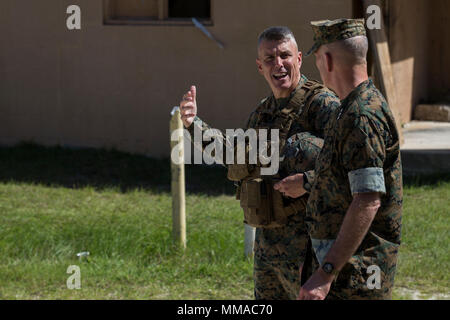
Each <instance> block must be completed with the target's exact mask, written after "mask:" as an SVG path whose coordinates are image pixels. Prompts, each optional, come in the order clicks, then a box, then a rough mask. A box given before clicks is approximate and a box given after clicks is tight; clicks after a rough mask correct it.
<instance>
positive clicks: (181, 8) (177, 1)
mask: <svg viewBox="0 0 450 320" xmlns="http://www.w3.org/2000/svg"><path fill="white" fill-rule="evenodd" d="M211 2H212V0H104V22H105V24H184V25H185V24H192V21H191V18H196V19H198V20H199V21H201V22H202V23H203V24H206V25H211V24H212V22H211V11H212V10H211Z"/></svg>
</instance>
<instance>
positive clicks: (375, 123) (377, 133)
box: [305, 80, 403, 285]
mask: <svg viewBox="0 0 450 320" xmlns="http://www.w3.org/2000/svg"><path fill="white" fill-rule="evenodd" d="M335 115H336V117H335V118H334V119H333V121H330V125H329V127H327V133H326V137H325V142H324V146H323V148H322V152H321V154H320V155H319V158H318V159H317V162H316V179H315V183H314V184H313V186H312V190H311V194H310V197H309V199H308V207H307V216H306V219H305V221H306V222H307V225H308V229H309V233H310V236H311V240H312V244H313V247H314V249H315V253H316V256H317V259H318V261H319V263H320V264H322V262H323V258H324V257H325V255H326V253H327V252H328V250H329V249H330V248H331V246H332V244H333V242H334V240H335V239H336V237H337V234H338V233H339V230H340V227H341V225H342V222H343V219H344V216H345V214H346V212H347V209H348V208H349V206H350V204H351V202H352V199H353V197H352V195H353V194H354V193H365V192H380V193H381V207H380V208H379V210H378V212H377V214H376V216H375V218H374V220H373V222H372V224H371V226H370V229H369V231H368V233H367V235H366V236H365V238H364V240H363V241H362V243H361V245H360V247H359V248H358V250H357V251H356V253H355V254H354V256H353V257H352V259H351V261H350V262H349V263H348V264H347V265H346V266H345V267H344V269H343V272H344V273H345V272H348V274H353V276H352V277H354V274H355V273H354V272H355V270H358V271H359V272H364V271H362V269H365V268H367V267H368V266H369V265H377V266H379V267H380V268H381V271H382V272H383V274H384V275H385V276H386V278H385V280H386V282H389V281H390V280H389V279H391V280H392V281H393V274H392V272H393V270H394V269H395V263H396V253H397V249H398V245H399V244H400V235H401V218H402V197H403V192H402V169H401V160H400V147H399V137H398V132H397V129H396V126H395V121H394V118H393V115H392V113H391V111H390V109H389V107H388V105H387V102H386V100H385V99H384V97H383V96H382V94H381V93H380V92H379V91H378V90H377V89H376V87H375V86H374V85H373V83H372V81H371V80H367V81H365V82H363V83H361V84H360V85H359V86H358V87H357V88H355V89H354V90H353V91H352V92H351V93H350V94H349V95H348V97H347V98H346V99H344V100H343V101H342V103H341V107H340V109H339V110H338V112H336V114H335ZM352 272H353V273H352ZM389 275H392V277H389ZM361 285H362V284H361Z"/></svg>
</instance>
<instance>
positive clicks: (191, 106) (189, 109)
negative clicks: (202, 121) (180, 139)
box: [180, 86, 197, 128]
mask: <svg viewBox="0 0 450 320" xmlns="http://www.w3.org/2000/svg"><path fill="white" fill-rule="evenodd" d="M196 96H197V88H196V87H195V86H191V89H190V90H189V91H188V92H186V93H185V94H184V96H183V100H181V102H180V114H181V121H183V124H184V126H185V127H186V128H188V127H189V126H190V125H191V124H192V122H193V121H194V118H195V116H196V115H197V101H196Z"/></svg>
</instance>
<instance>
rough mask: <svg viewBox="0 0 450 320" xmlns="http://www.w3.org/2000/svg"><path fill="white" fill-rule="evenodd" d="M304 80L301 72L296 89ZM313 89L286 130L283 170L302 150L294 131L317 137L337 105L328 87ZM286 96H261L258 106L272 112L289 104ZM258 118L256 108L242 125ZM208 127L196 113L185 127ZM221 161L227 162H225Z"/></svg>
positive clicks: (192, 130)
mask: <svg viewBox="0 0 450 320" xmlns="http://www.w3.org/2000/svg"><path fill="white" fill-rule="evenodd" d="M306 81H308V79H307V78H306V77H305V76H304V75H302V77H301V79H300V81H299V84H298V86H297V89H298V88H300V87H301V86H303V84H304V83H306ZM297 89H296V90H297ZM315 91H316V92H314V93H313V94H312V95H311V96H310V98H309V99H308V100H309V101H306V102H305V108H303V109H301V110H300V114H299V115H298V121H297V122H295V123H293V124H292V126H291V128H290V130H289V134H288V137H290V139H289V142H291V143H289V144H288V145H286V148H285V152H284V154H282V155H281V156H282V157H281V158H283V159H284V160H283V162H284V163H280V168H281V169H283V168H286V170H288V169H287V167H288V165H289V164H290V163H292V164H294V162H295V158H296V157H297V156H298V155H299V153H300V152H301V146H302V143H301V142H300V141H299V137H298V136H297V135H298V134H302V133H304V132H309V133H311V134H312V135H314V136H316V137H319V138H323V137H324V132H325V127H326V126H327V124H328V122H329V119H330V118H332V114H333V113H334V111H335V110H336V109H337V108H338V107H339V105H340V103H339V99H338V98H337V97H336V95H335V94H334V93H333V92H331V91H330V90H329V89H327V88H325V87H321V88H320V89H318V90H315ZM295 92H296V91H294V92H293V93H292V94H291V97H292V96H293V95H294V94H295ZM289 99H290V98H281V99H275V98H274V96H273V94H272V95H270V96H268V97H266V98H265V99H263V100H261V102H260V104H259V107H261V105H265V106H267V110H265V111H266V112H269V113H270V112H275V111H276V110H279V109H282V108H284V107H285V106H286V105H287V104H288V102H289ZM259 121H260V113H259V112H257V111H256V110H255V111H253V112H252V113H251V114H250V117H249V119H248V121H247V125H246V128H245V129H250V128H256V127H258V123H259ZM210 129H211V127H210V126H209V125H208V124H207V123H206V122H204V121H203V120H202V119H200V118H199V117H198V116H196V117H195V119H194V122H193V125H191V126H190V127H189V128H188V131H189V133H190V135H191V137H194V135H195V130H199V131H200V132H201V133H204V132H205V131H207V130H210ZM213 131H214V133H213V134H214V138H215V139H220V140H221V141H222V143H223V145H224V147H227V146H230V145H232V143H231V142H230V141H229V139H228V137H226V135H225V134H223V133H222V132H220V131H219V130H217V129H213ZM301 137H302V136H301ZM209 143H210V142H209V141H207V142H203V144H202V146H201V148H202V150H204V149H205V147H206V146H207V145H208V144H209ZM283 156H284V157H283ZM224 165H225V166H226V164H224ZM289 171H290V172H291V173H292V168H290V170H289ZM308 174H309V177H310V178H309V179H310V180H311V181H313V179H314V171H310V172H309V173H308Z"/></svg>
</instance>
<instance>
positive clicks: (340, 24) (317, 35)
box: [306, 19, 366, 56]
mask: <svg viewBox="0 0 450 320" xmlns="http://www.w3.org/2000/svg"><path fill="white" fill-rule="evenodd" d="M311 26H312V28H313V31H314V45H313V47H312V48H311V50H309V51H308V53H307V54H306V56H309V55H310V54H312V53H314V52H316V51H317V50H318V49H319V48H320V46H321V45H323V44H327V43H332V42H335V41H338V40H345V39H349V38H353V37H356V36H365V35H366V29H365V28H364V19H338V20H332V21H330V20H321V21H312V22H311Z"/></svg>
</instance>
